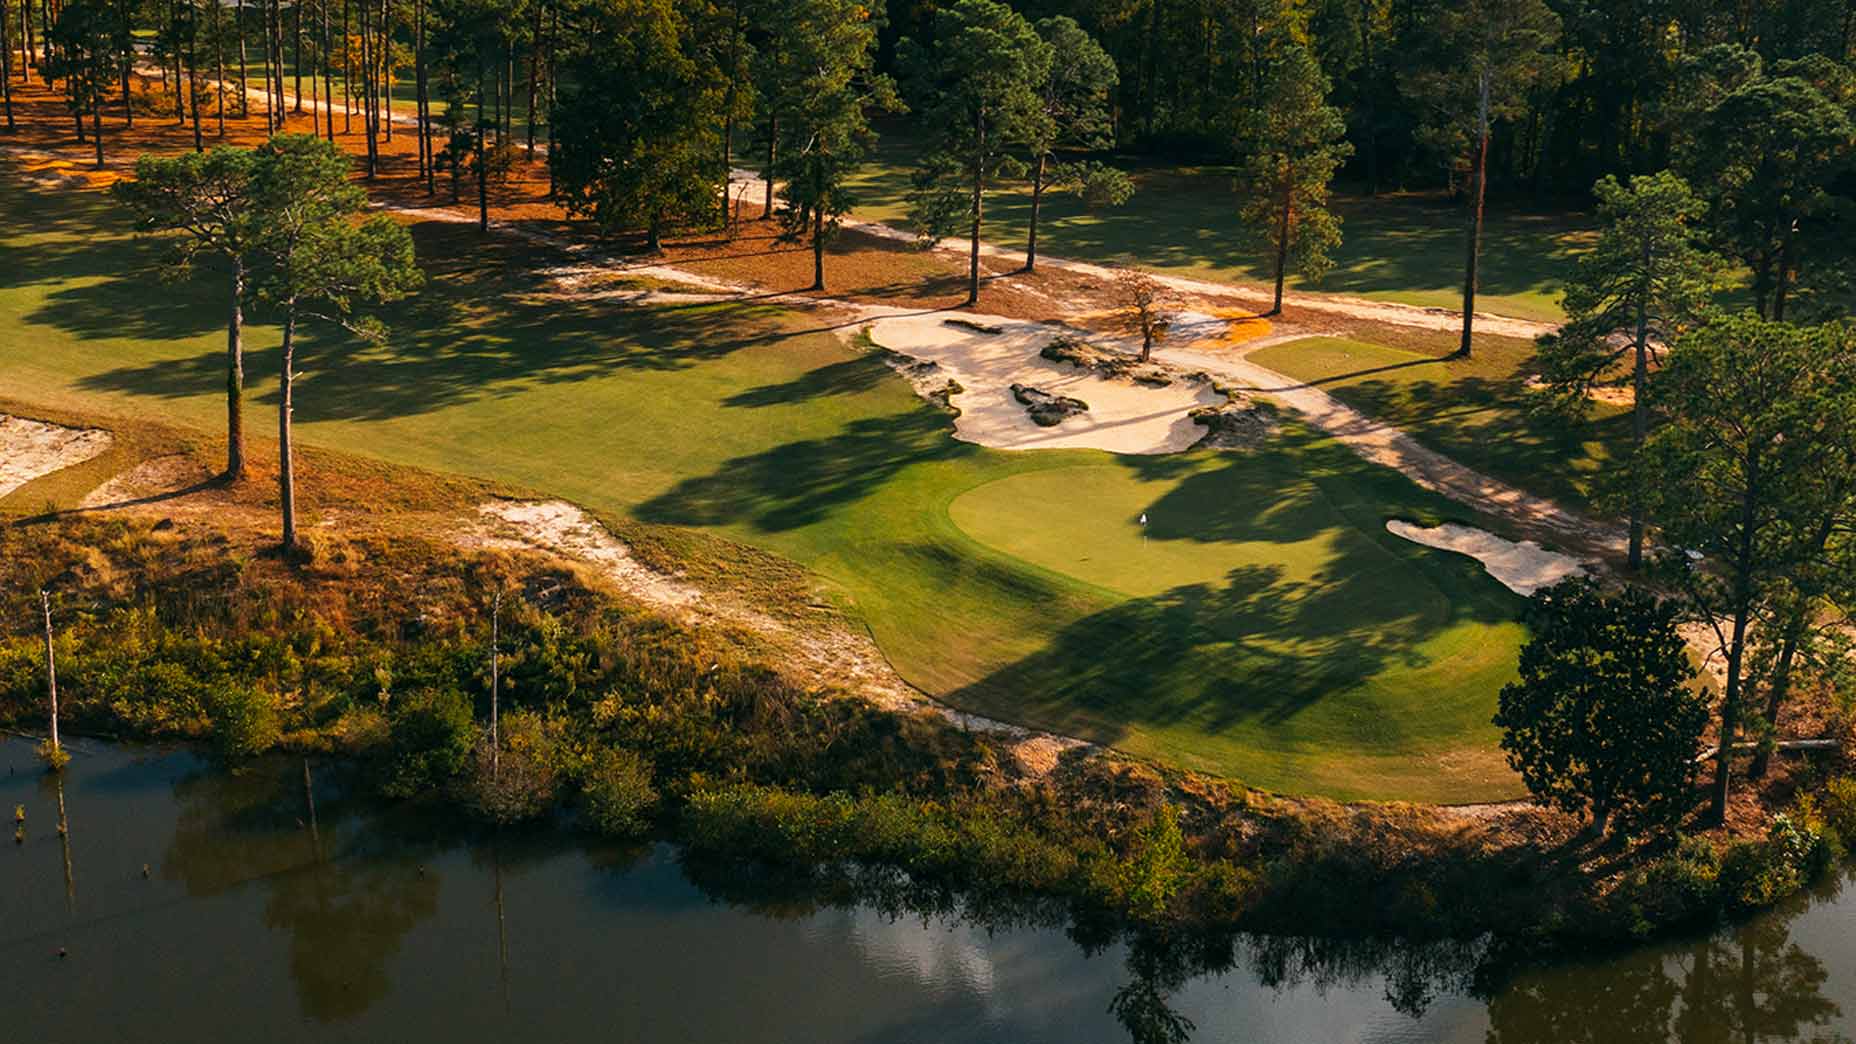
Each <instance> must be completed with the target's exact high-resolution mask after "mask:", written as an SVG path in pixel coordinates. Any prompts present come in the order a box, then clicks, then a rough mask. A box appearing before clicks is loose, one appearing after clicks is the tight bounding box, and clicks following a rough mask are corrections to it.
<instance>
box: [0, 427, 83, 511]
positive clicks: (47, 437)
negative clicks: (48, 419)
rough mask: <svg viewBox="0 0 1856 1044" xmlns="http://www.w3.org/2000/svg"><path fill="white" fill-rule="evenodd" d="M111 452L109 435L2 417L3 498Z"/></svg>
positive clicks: (0, 467)
mask: <svg viewBox="0 0 1856 1044" xmlns="http://www.w3.org/2000/svg"><path fill="white" fill-rule="evenodd" d="M109 448H110V433H109V432H107V431H101V430H99V429H96V428H66V427H62V426H60V425H57V424H42V423H40V422H38V421H31V420H26V419H25V418H24V417H9V416H7V415H6V414H3V413H0V497H4V496H6V495H7V494H8V493H11V492H13V491H14V490H16V489H18V488H19V487H21V486H23V485H25V484H26V483H28V482H31V481H32V480H33V479H35V478H38V477H39V476H41V475H49V474H51V473H52V472H54V471H58V470H61V469H63V468H68V467H70V466H71V465H73V464H82V463H83V462H84V461H87V460H89V459H90V458H92V457H94V456H96V455H98V454H100V453H102V452H103V451H104V450H106V449H109Z"/></svg>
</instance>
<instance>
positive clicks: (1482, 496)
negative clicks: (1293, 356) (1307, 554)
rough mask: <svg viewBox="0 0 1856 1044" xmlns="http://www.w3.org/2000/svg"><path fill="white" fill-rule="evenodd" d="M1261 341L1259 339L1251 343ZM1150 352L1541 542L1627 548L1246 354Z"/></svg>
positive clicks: (1611, 530)
mask: <svg viewBox="0 0 1856 1044" xmlns="http://www.w3.org/2000/svg"><path fill="white" fill-rule="evenodd" d="M1261 346H1262V342H1259V343H1258V345H1257V347H1261ZM1155 354H1156V356H1158V357H1160V358H1164V359H1165V360H1166V361H1168V362H1171V363H1173V364H1175V365H1178V366H1184V367H1188V368H1195V369H1203V370H1205V371H1206V372H1207V373H1211V374H1213V375H1215V376H1219V377H1223V378H1225V379H1227V380H1229V381H1230V382H1231V383H1233V384H1235V385H1237V386H1239V387H1241V388H1243V389H1245V390H1249V391H1254V392H1256V393H1258V394H1261V395H1265V396H1267V397H1269V398H1272V399H1275V400H1276V401H1278V402H1280V403H1282V404H1283V405H1285V406H1288V407H1290V408H1291V409H1294V410H1295V411H1296V412H1297V413H1300V414H1301V415H1302V416H1303V418H1305V419H1306V420H1307V421H1308V422H1309V423H1310V424H1313V425H1314V426H1315V427H1317V428H1319V429H1320V430H1322V431H1323V432H1326V433H1327V434H1328V435H1330V436H1332V437H1333V438H1335V439H1336V440H1338V441H1339V442H1341V443H1343V444H1345V445H1346V446H1348V447H1349V448H1351V449H1352V450H1353V451H1354V452H1356V453H1358V454H1359V455H1360V456H1362V457H1365V458H1366V459H1367V460H1370V461H1372V462H1374V463H1375V464H1382V465H1384V466H1386V467H1388V468H1392V469H1394V470H1396V471H1398V472H1399V473H1400V474H1403V475H1405V476H1406V477H1408V478H1410V479H1411V480H1412V481H1413V482H1416V483H1417V484H1418V485H1420V486H1423V487H1424V488H1425V489H1428V490H1431V491H1432V492H1435V493H1440V494H1442V495H1444V496H1446V497H1449V498H1450V499H1451V500H1454V501H1457V502H1458V503H1461V504H1465V505H1468V506H1470V507H1473V508H1475V509H1476V510H1478V511H1481V512H1484V513H1485V514H1489V515H1494V516H1496V517H1498V518H1502V519H1506V520H1507V521H1509V522H1512V523H1514V524H1515V525H1516V526H1518V527H1519V528H1521V529H1522V530H1523V531H1524V532H1528V533H1530V534H1535V535H1538V536H1540V537H1542V538H1543V539H1545V540H1546V541H1547V542H1550V543H1553V544H1556V545H1559V546H1563V547H1568V548H1576V549H1579V550H1581V551H1585V552H1597V553H1616V552H1620V551H1621V550H1622V549H1623V548H1624V546H1625V542H1626V539H1627V534H1626V533H1625V532H1624V531H1623V529H1622V528H1621V527H1616V526H1608V525H1603V524H1600V523H1598V522H1596V521H1593V520H1592V519H1589V518H1586V517H1585V516H1583V515H1580V514H1578V513H1577V512H1574V511H1572V510H1570V509H1567V508H1564V507H1561V506H1560V505H1559V504H1556V503H1554V502H1553V501H1551V500H1548V499H1547V498H1545V497H1540V496H1535V495H1534V494H1532V493H1528V492H1526V491H1524V490H1521V489H1518V488H1516V487H1514V486H1511V485H1508V484H1507V483H1505V482H1502V481H1500V480H1499V479H1494V478H1490V477H1489V476H1487V475H1484V474H1482V473H1481V472H1479V471H1476V470H1475V469H1473V468H1470V467H1466V466H1464V465H1462V464H1459V463H1457V462H1456V461H1454V460H1451V459H1450V458H1449V457H1446V456H1444V455H1443V454H1441V453H1439V452H1437V451H1436V450H1433V449H1429V448H1427V447H1425V446H1423V445H1421V444H1419V442H1418V440H1416V439H1414V438H1412V437H1411V436H1410V435H1408V434H1406V433H1405V432H1404V431H1403V430H1401V429H1399V428H1396V427H1393V426H1392V425H1389V424H1386V423H1384V422H1381V421H1378V420H1375V419H1373V418H1371V417H1368V416H1367V415H1366V414H1364V413H1361V412H1360V411H1359V410H1356V409H1354V408H1353V407H1351V406H1348V405H1346V404H1345V403H1342V402H1341V401H1340V400H1339V399H1336V398H1334V397H1333V396H1332V395H1329V394H1328V393H1327V392H1325V391H1322V390H1321V389H1320V388H1316V387H1313V386H1311V385H1307V384H1303V383H1300V382H1298V381H1295V380H1293V379H1291V378H1289V377H1285V376H1284V375H1282V374H1280V373H1277V372H1276V371H1274V370H1270V369H1266V368H1264V367H1262V366H1258V365H1257V364H1256V363H1253V362H1251V361H1250V360H1249V359H1248V358H1245V355H1246V354H1248V353H1239V354H1236V355H1231V354H1225V353H1218V354H1212V353H1207V352H1203V351H1197V350H1194V349H1166V348H1161V349H1160V350H1159V351H1158V352H1156V353H1155Z"/></svg>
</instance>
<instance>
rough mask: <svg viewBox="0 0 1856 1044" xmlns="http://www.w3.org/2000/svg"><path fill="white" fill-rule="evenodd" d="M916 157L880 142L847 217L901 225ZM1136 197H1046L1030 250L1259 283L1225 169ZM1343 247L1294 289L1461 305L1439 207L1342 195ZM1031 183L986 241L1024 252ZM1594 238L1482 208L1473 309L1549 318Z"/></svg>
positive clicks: (1206, 170) (1163, 183)
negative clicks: (1098, 205)
mask: <svg viewBox="0 0 1856 1044" xmlns="http://www.w3.org/2000/svg"><path fill="white" fill-rule="evenodd" d="M916 151H917V146H916V144H915V143H914V142H913V141H912V140H911V139H910V138H909V137H908V136H907V134H906V133H905V132H901V131H891V132H889V133H886V135H885V137H884V138H883V139H882V142H881V144H879V146H878V148H877V150H876V156H875V162H873V163H872V164H871V165H870V167H869V168H868V169H867V170H866V171H865V172H864V173H863V174H862V175H861V177H860V178H859V180H858V186H857V187H858V190H859V199H860V200H861V203H860V205H859V206H858V208H857V213H858V215H859V216H861V217H865V218H869V219H871V220H878V221H885V222H891V223H895V224H898V225H900V224H903V223H904V222H905V221H906V218H907V210H908V208H907V204H906V197H907V194H908V191H909V175H910V170H911V167H910V165H911V164H912V163H913V162H914V159H915V155H916ZM1127 169H1128V170H1129V173H1130V174H1132V175H1133V177H1134V181H1135V186H1136V191H1135V195H1134V198H1133V199H1131V200H1129V202H1128V203H1127V204H1126V205H1125V206H1122V207H1119V208H1108V209H1102V210H1096V211H1090V210H1089V209H1087V208H1085V207H1084V206H1083V205H1082V204H1081V202H1080V201H1079V200H1078V199H1077V198H1076V197H1075V196H1073V195H1051V196H1047V197H1046V198H1045V202H1044V208H1043V212H1042V214H1041V215H1040V218H1039V231H1038V248H1039V250H1040V251H1045V252H1048V253H1050V254H1051V255H1053V256H1057V257H1066V258H1075V259H1078V260H1087V261H1115V262H1124V263H1131V264H1140V265H1145V266H1148V267H1152V268H1162V269H1167V270H1169V271H1178V272H1181V273H1183V274H1188V275H1195V276H1201V277H1204V278H1207V279H1216V280H1225V281H1238V282H1263V281H1265V280H1266V279H1267V278H1268V272H1269V267H1268V265H1267V264H1266V263H1265V259H1264V257H1263V252H1262V250H1261V248H1259V247H1257V246H1255V245H1252V244H1248V243H1246V242H1245V240H1244V236H1243V233H1242V229H1241V228H1239V225H1238V219H1237V205H1238V200H1237V197H1236V195H1235V194H1234V190H1233V187H1232V186H1233V183H1234V179H1235V177H1236V171H1235V169H1234V168H1229V167H1197V168H1177V167H1170V166H1169V167H1164V168H1161V167H1149V166H1142V165H1135V164H1129V165H1128V167H1127ZM1335 210H1336V212H1337V213H1338V214H1339V215H1340V217H1341V221H1342V227H1341V232H1342V235H1343V236H1344V237H1345V239H1344V242H1343V243H1342V245H1341V247H1340V248H1339V249H1338V250H1337V251H1336V252H1335V258H1334V260H1335V266H1334V270H1333V271H1332V272H1331V273H1329V274H1328V276H1327V277H1326V278H1325V279H1323V280H1322V281H1321V283H1320V284H1319V285H1318V286H1307V285H1305V284H1304V283H1303V281H1302V280H1299V279H1296V280H1291V283H1290V285H1291V286H1294V287H1298V288H1301V289H1314V290H1321V291H1326V292H1331V293H1345V294H1354V295H1358V296H1362V297H1370V298H1378V299H1381V300H1387V301H1400V302H1403V303H1406V304H1415V305H1423V306H1426V307H1439V308H1449V309H1456V308H1460V307H1462V280H1463V248H1464V235H1465V232H1466V228H1465V215H1464V211H1463V209H1462V207H1460V206H1458V205H1456V204H1454V203H1452V202H1450V201H1449V200H1447V199H1444V198H1442V197H1438V196H1420V195H1410V194H1386V195H1380V196H1378V197H1375V198H1367V197H1364V196H1356V195H1348V194H1345V193H1341V194H1338V195H1337V196H1336V199H1335ZM1030 213H1031V193H1030V189H1029V187H1028V185H1027V184H1008V185H1007V186H1006V187H1005V188H1003V189H1000V190H998V191H994V192H992V193H991V194H990V195H988V196H987V199H986V222H987V224H986V228H987V231H986V233H985V235H986V238H987V239H988V240H989V241H990V242H994V243H997V244H999V245H1000V246H1004V247H1008V248H1011V249H1015V250H1016V249H1022V248H1023V245H1024V241H1025V230H1026V226H1027V224H1028V222H1029V220H1030ZM1590 239H1591V230H1590V228H1589V227H1588V226H1587V224H1586V222H1585V220H1584V218H1583V216H1582V215H1577V214H1533V213H1524V212H1519V211H1509V210H1505V209H1503V208H1501V207H1499V206H1497V207H1492V208H1491V209H1490V212H1489V216H1488V218H1487V221H1486V222H1485V225H1484V231H1483V240H1482V247H1483V252H1482V268H1481V291H1480V293H1479V294H1478V296H1477V299H1476V307H1477V309H1478V310H1481V311H1488V312H1495V313H1499V314H1502V315H1511V316H1516V317H1518V318H1523V319H1541V320H1552V321H1557V320H1559V319H1561V318H1563V317H1564V316H1563V313H1562V312H1561V311H1560V305H1559V295H1560V288H1561V287H1562V286H1564V285H1565V282H1566V278H1567V277H1568V276H1569V275H1570V274H1571V272H1572V266H1573V259H1574V258H1575V257H1576V256H1577V254H1578V253H1579V251H1581V250H1582V249H1584V247H1585V245H1586V244H1587V243H1588V242H1589V241H1590Z"/></svg>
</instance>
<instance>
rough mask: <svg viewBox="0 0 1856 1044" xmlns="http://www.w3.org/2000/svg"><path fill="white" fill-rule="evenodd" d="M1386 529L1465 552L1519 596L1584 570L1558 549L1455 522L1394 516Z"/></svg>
mask: <svg viewBox="0 0 1856 1044" xmlns="http://www.w3.org/2000/svg"><path fill="white" fill-rule="evenodd" d="M1386 529H1387V530H1388V531H1390V532H1391V533H1392V534H1394V535H1395V536H1401V537H1404V538H1405V539H1406V540H1409V541H1411V542H1413V543H1416V544H1423V545H1424V546H1426V547H1435V548H1439V549H1441V550H1444V551H1455V552H1457V553H1458V554H1463V555H1468V556H1469V557H1471V558H1473V559H1475V560H1476V561H1478V562H1481V563H1482V567H1483V568H1484V569H1487V570H1488V571H1489V575H1490V576H1492V577H1494V578H1495V579H1496V580H1498V581H1500V582H1501V584H1502V586H1504V587H1506V588H1508V590H1510V591H1513V592H1514V593H1515V594H1518V595H1521V596H1522V597H1526V596H1528V595H1531V594H1533V593H1534V592H1535V591H1538V590H1540V589H1541V588H1543V587H1552V586H1553V585H1554V584H1557V583H1559V582H1560V581H1561V580H1564V579H1566V578H1568V577H1572V576H1578V575H1580V574H1582V573H1584V572H1585V571H1586V569H1585V565H1584V564H1583V563H1582V562H1580V561H1579V560H1578V559H1576V558H1573V557H1572V556H1571V555H1562V554H1560V553H1559V552H1558V551H1548V550H1547V549H1546V548H1544V547H1541V546H1540V545H1539V544H1536V543H1534V542H1533V541H1532V540H1523V541H1521V542H1520V543H1518V544H1517V543H1515V542H1514V541H1512V540H1504V539H1503V538H1501V537H1498V536H1496V535H1495V534H1494V533H1490V532H1487V531H1485V530H1481V529H1477V528H1475V527H1474V526H1463V525H1458V524H1457V523H1455V522H1445V523H1444V524H1443V525H1441V526H1438V527H1436V528H1435V529H1426V528H1424V527H1423V526H1417V525H1413V524H1412V523H1410V522H1405V521H1402V520H1400V519H1396V518H1395V519H1391V520H1389V521H1387V522H1386Z"/></svg>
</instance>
